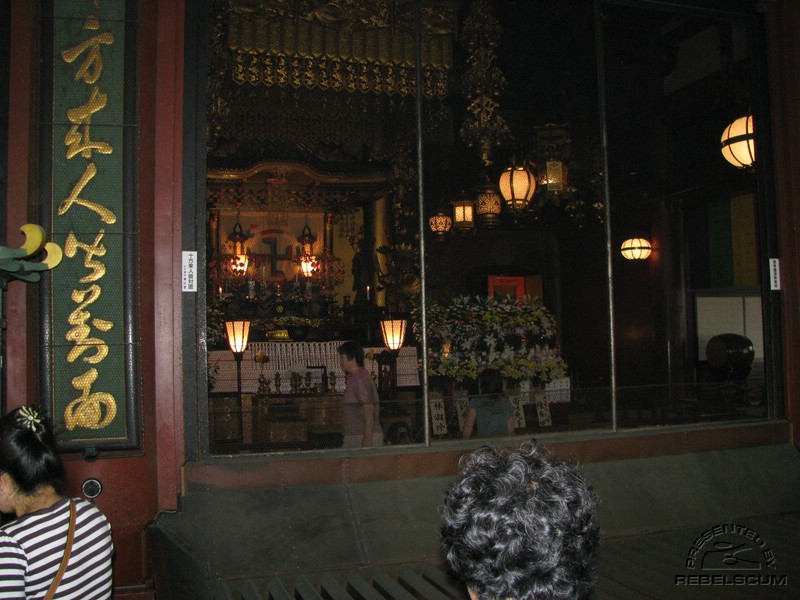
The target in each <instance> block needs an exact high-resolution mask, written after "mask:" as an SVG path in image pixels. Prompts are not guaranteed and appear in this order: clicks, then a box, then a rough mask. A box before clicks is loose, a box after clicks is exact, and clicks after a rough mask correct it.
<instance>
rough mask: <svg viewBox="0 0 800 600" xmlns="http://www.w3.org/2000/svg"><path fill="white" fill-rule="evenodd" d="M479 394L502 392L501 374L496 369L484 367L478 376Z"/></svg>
mask: <svg viewBox="0 0 800 600" xmlns="http://www.w3.org/2000/svg"><path fill="white" fill-rule="evenodd" d="M478 383H479V385H480V390H481V394H487V395H496V394H502V393H503V374H502V373H500V371H498V370H497V369H486V370H485V371H483V372H482V373H481V374H480V375H479V376H478Z"/></svg>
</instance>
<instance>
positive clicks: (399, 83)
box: [225, 0, 457, 98]
mask: <svg viewBox="0 0 800 600" xmlns="http://www.w3.org/2000/svg"><path fill="white" fill-rule="evenodd" d="M412 10H413V3H412V2H410V1H408V0H338V1H320V0H316V1H314V0H288V1H287V0H282V1H278V0H230V1H229V7H228V8H227V31H226V36H225V44H226V45H227V49H228V51H229V52H230V56H231V60H232V61H233V65H232V69H231V70H230V77H231V80H232V81H233V82H235V83H237V84H239V85H244V84H249V85H253V86H261V85H263V86H268V87H273V86H275V87H280V88H294V89H300V88H305V89H314V90H322V91H325V90H333V91H337V92H361V93H371V94H382V95H390V96H391V95H413V94H414V91H415V81H416V79H415V77H416V75H415V64H414V55H415V47H416V44H415V41H414V34H413V28H412V25H413V23H414V19H413V16H412ZM456 18H457V3H456V2H452V1H451V2H436V3H426V5H425V6H424V7H423V10H422V30H423V39H422V56H423V65H422V67H423V71H424V86H425V87H424V90H423V93H424V95H425V97H427V98H444V97H445V96H446V95H447V93H448V89H449V71H450V69H451V67H452V65H453V37H454V32H455V27H456Z"/></svg>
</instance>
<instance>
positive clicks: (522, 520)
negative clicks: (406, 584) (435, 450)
mask: <svg viewBox="0 0 800 600" xmlns="http://www.w3.org/2000/svg"><path fill="white" fill-rule="evenodd" d="M596 505H597V500H596V497H595V494H594V493H593V492H592V490H591V489H590V488H589V486H588V485H587V484H586V482H585V481H584V480H583V478H582V477H581V476H580V474H579V473H578V471H577V469H576V468H575V466H573V465H569V464H567V463H564V462H562V461H559V460H557V459H555V458H553V457H551V456H550V455H549V454H548V453H546V452H545V451H544V450H542V449H541V448H539V447H537V446H535V445H533V444H523V445H522V446H521V447H520V448H518V449H516V450H513V451H512V450H503V449H498V448H492V447H488V446H484V447H482V448H479V449H478V450H476V451H475V452H474V453H472V454H470V455H467V456H465V457H463V458H462V459H461V462H460V464H459V476H458V478H457V479H456V481H455V482H454V483H452V484H451V485H450V486H449V488H448V489H447V492H446V494H445V504H444V508H443V510H442V524H441V536H442V549H443V552H444V557H445V560H446V562H447V564H448V566H449V568H450V570H451V572H452V573H453V575H454V576H455V577H456V578H457V579H459V580H460V581H462V582H464V583H465V584H466V586H467V589H468V591H469V595H470V597H471V598H472V600H577V599H579V598H583V597H586V596H588V595H589V593H590V592H591V589H592V587H593V586H594V582H595V578H596V567H595V558H596V553H597V547H598V545H599V541H600V529H599V527H598V526H597V524H596V522H595V510H596Z"/></svg>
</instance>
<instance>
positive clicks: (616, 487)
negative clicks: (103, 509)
mask: <svg viewBox="0 0 800 600" xmlns="http://www.w3.org/2000/svg"><path fill="white" fill-rule="evenodd" d="M582 470H583V472H584V474H585V476H586V477H587V479H588V480H589V482H590V483H591V484H592V486H593V487H594V488H595V490H596V491H597V493H598V495H599V497H600V500H601V504H600V507H599V520H600V523H601V526H602V528H603V531H604V536H605V538H606V539H609V540H610V539H613V538H619V537H624V536H632V535H639V534H644V533H651V532H658V531H668V530H674V529H678V528H684V527H689V526H695V525H696V526H702V525H707V524H709V523H723V522H732V521H734V520H735V519H741V518H744V517H753V516H758V515H771V514H783V513H789V512H797V511H800V453H798V451H797V450H796V449H795V448H793V447H791V446H789V445H770V446H759V447H751V448H741V449H733V450H716V451H709V452H702V453H693V454H681V455H676V456H661V457H651V458H644V459H630V460H618V461H606V462H596V463H590V464H585V465H583V466H582ZM451 480H452V476H447V477H441V476H440V477H431V478H415V479H396V480H389V481H370V482H360V483H334V484H326V485H309V486H292V487H290V486H284V487H272V488H256V489H243V490H219V489H216V490H214V489H210V488H211V486H209V490H208V491H207V492H194V493H191V494H188V495H186V496H185V497H183V499H182V506H181V510H180V512H179V513H170V514H161V515H159V517H158V518H157V519H156V521H155V522H154V523H153V525H152V526H151V527H150V528H149V529H150V531H149V534H150V540H151V544H152V546H153V554H154V556H155V557H156V560H155V562H156V564H158V563H159V562H160V563H161V564H162V565H163V568H160V569H157V570H158V571H160V572H158V573H157V590H158V597H159V598H162V597H163V598H172V597H176V598H183V597H186V598H189V597H192V598H206V597H208V598H210V597H212V596H211V594H210V592H209V590H210V589H211V587H210V586H211V582H213V581H215V580H220V579H221V580H226V579H242V578H253V577H258V578H263V577H267V576H288V575H291V574H298V573H313V572H321V571H346V570H347V569H352V568H359V567H365V566H376V565H378V566H388V565H397V564H407V563H422V562H428V563H438V562H439V560H440V559H439V512H438V507H439V506H440V504H441V501H442V497H443V494H444V490H445V488H446V487H447V485H448V484H449V483H450V481H451ZM159 579H160V580H161V581H159ZM176 584H178V585H176ZM164 586H168V587H172V588H173V589H180V590H182V592H181V594H183V593H184V592H185V593H186V594H188V595H171V594H170V593H168V592H167V591H164V592H163V593H162V591H161V589H162V588H164Z"/></svg>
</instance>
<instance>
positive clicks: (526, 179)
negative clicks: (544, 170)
mask: <svg viewBox="0 0 800 600" xmlns="http://www.w3.org/2000/svg"><path fill="white" fill-rule="evenodd" d="M535 191H536V178H535V177H534V176H533V173H531V172H530V171H529V170H528V169H526V168H525V167H508V168H507V169H506V170H505V171H503V174H502V175H500V193H501V194H502V196H503V199H504V200H505V201H506V204H508V207H509V208H510V209H511V210H522V209H523V208H525V207H526V206H528V203H529V202H530V201H531V199H532V198H533V194H534V192H535Z"/></svg>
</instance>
